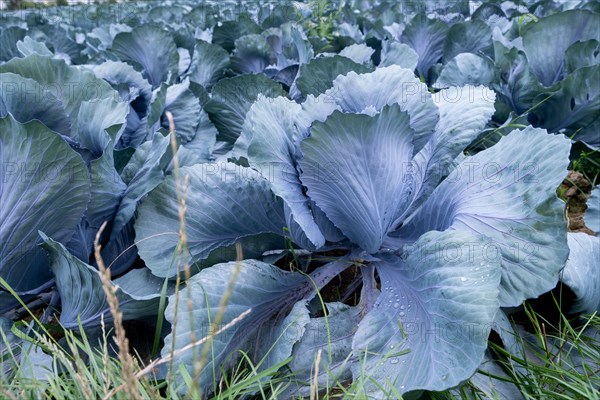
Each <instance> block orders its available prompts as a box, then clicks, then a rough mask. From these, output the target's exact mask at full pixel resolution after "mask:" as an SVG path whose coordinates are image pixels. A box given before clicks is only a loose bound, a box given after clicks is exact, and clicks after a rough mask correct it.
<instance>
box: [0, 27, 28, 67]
mask: <svg viewBox="0 0 600 400" xmlns="http://www.w3.org/2000/svg"><path fill="white" fill-rule="evenodd" d="M25 35H27V30H25V29H22V28H19V27H18V26H11V27H9V28H6V29H2V31H0V49H2V50H0V61H8V60H10V59H12V58H14V57H19V56H20V54H19V49H18V48H17V42H19V40H23V39H24V38H25Z"/></svg>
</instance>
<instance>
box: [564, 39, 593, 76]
mask: <svg viewBox="0 0 600 400" xmlns="http://www.w3.org/2000/svg"><path fill="white" fill-rule="evenodd" d="M598 64H600V43H599V42H598V40H596V39H590V40H585V41H583V42H575V43H573V44H572V45H571V46H570V47H569V48H568V49H567V52H566V54H565V68H566V70H567V72H568V73H572V72H575V71H577V70H578V69H579V68H583V67H591V66H593V65H598Z"/></svg>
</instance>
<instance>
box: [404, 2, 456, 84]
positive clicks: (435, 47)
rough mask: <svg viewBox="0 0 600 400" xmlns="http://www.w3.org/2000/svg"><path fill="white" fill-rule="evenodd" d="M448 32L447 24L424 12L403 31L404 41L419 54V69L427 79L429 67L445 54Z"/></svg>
mask: <svg viewBox="0 0 600 400" xmlns="http://www.w3.org/2000/svg"><path fill="white" fill-rule="evenodd" d="M447 34H448V25H447V24H445V23H444V22H442V21H438V20H433V19H429V18H427V17H426V16H425V15H424V14H419V15H417V16H415V17H414V18H413V19H412V21H410V23H409V24H408V26H407V27H406V28H405V29H404V32H402V37H401V40H402V42H403V43H406V44H408V45H409V46H410V47H412V48H413V49H414V50H415V51H416V52H417V54H418V55H419V62H418V64H417V71H418V73H419V74H420V75H421V76H422V77H424V78H425V79H427V78H428V76H429V69H430V68H431V67H432V66H433V65H434V64H436V63H437V62H439V61H440V60H441V58H442V55H443V54H444V39H446V36H447Z"/></svg>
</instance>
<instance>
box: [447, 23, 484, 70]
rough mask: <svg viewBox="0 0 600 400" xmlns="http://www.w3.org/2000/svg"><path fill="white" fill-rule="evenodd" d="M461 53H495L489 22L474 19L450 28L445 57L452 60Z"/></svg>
mask: <svg viewBox="0 0 600 400" xmlns="http://www.w3.org/2000/svg"><path fill="white" fill-rule="evenodd" d="M460 53H472V54H487V55H493V45H492V30H491V28H490V27H489V26H488V24H486V23H485V22H483V21H480V20H477V19H474V20H471V21H466V22H459V23H458V24H454V25H452V26H451V27H450V29H448V36H446V39H445V40H444V59H445V60H451V59H453V58H454V57H456V56H457V55H459V54H460Z"/></svg>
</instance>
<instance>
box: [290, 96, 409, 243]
mask: <svg viewBox="0 0 600 400" xmlns="http://www.w3.org/2000/svg"><path fill="white" fill-rule="evenodd" d="M409 121H410V120H409V116H408V114H407V113H406V112H404V111H401V110H400V107H399V106H398V105H396V104H395V105H392V106H386V107H384V108H383V110H382V111H381V113H380V114H378V115H376V116H374V117H370V116H368V115H363V114H343V113H341V112H339V111H336V112H334V113H333V114H332V115H331V116H330V117H329V118H327V120H326V121H325V122H324V123H321V122H316V123H315V124H313V127H312V130H311V137H309V138H308V139H306V140H304V141H303V142H302V145H301V146H302V153H303V158H302V159H301V160H300V167H301V169H302V175H301V180H302V183H303V184H304V185H305V186H306V187H307V188H308V195H309V196H310V198H311V199H312V200H313V201H314V202H315V203H316V204H317V206H318V207H319V208H320V209H321V210H323V211H324V212H325V214H326V215H327V217H328V218H329V219H330V220H331V221H332V222H333V223H334V224H335V225H336V226H337V227H338V228H340V230H341V231H342V232H343V233H344V235H346V236H347V237H348V238H349V239H350V240H352V241H353V242H354V243H356V244H358V245H359V246H360V247H361V248H362V249H364V250H366V251H368V252H370V253H373V252H376V251H377V250H379V248H380V246H381V243H382V242H383V238H384V237H385V235H386V234H387V233H388V230H389V229H390V227H391V225H392V223H393V221H394V219H395V218H396V217H397V216H398V214H399V213H400V212H401V211H403V209H402V207H403V206H404V205H406V203H407V202H408V201H409V200H410V194H411V182H407V181H403V172H402V168H398V166H399V165H402V163H406V164H408V163H409V162H410V160H411V159H412V152H413V146H412V141H413V139H414V131H413V130H412V129H411V127H410V126H409ZM341 149H343V152H340V150H341Z"/></svg>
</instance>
